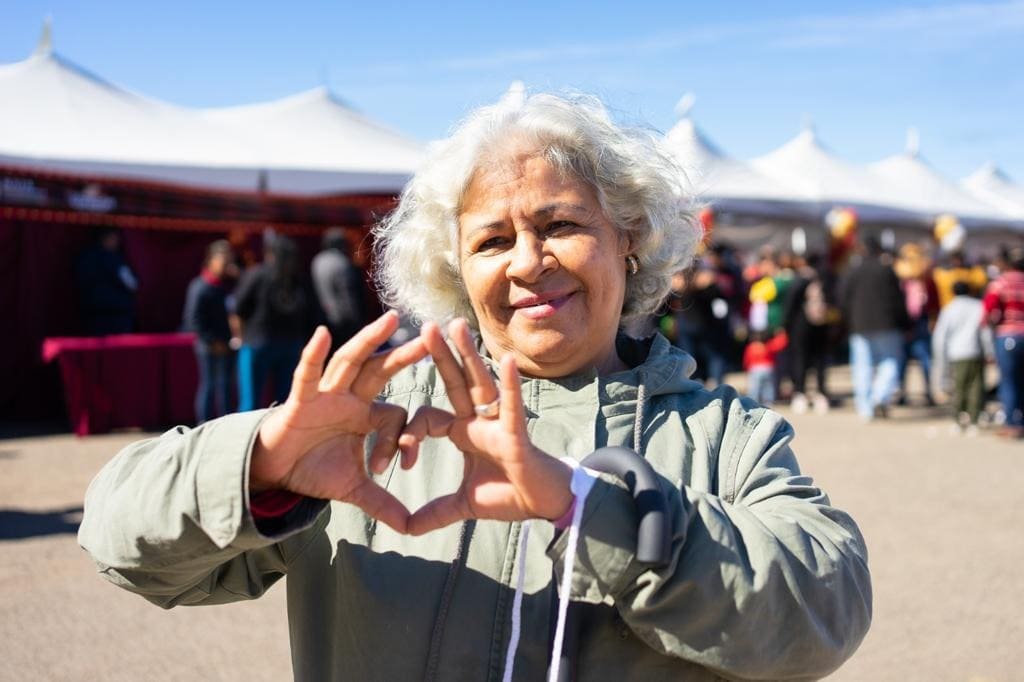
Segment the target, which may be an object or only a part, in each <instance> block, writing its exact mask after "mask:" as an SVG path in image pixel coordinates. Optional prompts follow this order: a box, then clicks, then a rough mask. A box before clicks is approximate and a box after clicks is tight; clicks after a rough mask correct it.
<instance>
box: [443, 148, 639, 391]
mask: <svg viewBox="0 0 1024 682" xmlns="http://www.w3.org/2000/svg"><path fill="white" fill-rule="evenodd" d="M626 253H628V248H627V243H626V241H625V239H623V238H622V237H621V236H620V234H619V232H618V230H617V229H616V228H615V226H614V225H613V224H612V223H611V221H610V220H609V219H608V217H607V216H605V214H604V212H603V211H602V210H601V205H600V203H599V202H598V200H597V195H596V194H595V192H594V190H593V189H592V188H591V187H590V186H589V185H587V184H586V183H584V182H582V181H580V180H577V179H576V178H574V177H572V176H571V175H566V176H564V177H563V176H562V175H561V174H560V173H559V172H558V170H556V169H555V168H554V167H553V166H551V164H550V163H548V162H547V161H546V160H545V159H543V158H542V157H539V156H535V155H518V156H508V157H504V158H503V159H501V160H500V161H499V162H498V163H492V164H488V165H487V166H486V167H485V168H483V169H482V170H480V171H478V172H477V173H476V174H475V175H474V176H473V179H472V181H471V182H470V184H469V187H468V189H467V191H466V194H465V196H464V199H463V203H462V212H461V213H460V215H459V256H460V261H461V268H462V279H463V282H464V284H465V286H466V290H467V292H468V293H469V299H470V303H471V304H472V306H473V310H474V312H475V313H476V317H477V320H478V321H479V324H480V333H481V335H482V337H483V341H484V345H485V346H486V347H487V350H488V351H489V352H490V354H491V356H492V357H494V358H495V359H498V358H500V357H501V356H503V355H504V354H505V353H512V354H513V356H514V357H515V359H516V363H517V365H518V366H519V369H520V370H521V371H522V372H523V373H524V374H528V375H530V376H536V377H548V378H550V377H560V376H566V375H569V374H574V373H576V372H579V371H581V370H585V369H588V368H591V367H593V368H596V369H597V370H598V371H599V372H602V373H606V372H610V371H614V370H617V369H620V368H621V367H622V363H621V361H620V360H619V359H618V356H617V355H616V353H615V335H616V331H617V329H618V325H619V317H620V314H621V311H622V302H623V297H624V295H625V288H626V264H625V259H624V256H625V254H626Z"/></svg>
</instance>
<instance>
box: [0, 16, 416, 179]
mask: <svg viewBox="0 0 1024 682" xmlns="http://www.w3.org/2000/svg"><path fill="white" fill-rule="evenodd" d="M0 131H2V133H0V164H6V165H14V166H21V167H26V166H27V167H32V168H40V169H44V170H53V171H68V172H73V173H86V174H99V175H109V176H114V177H120V178H137V179H149V180H156V181H163V182H173V183H181V184H187V185H194V186H201V187H209V188H217V189H229V190H247V191H255V190H257V189H267V190H269V191H282V192H292V193H298V194H321V193H341V192H382V193H383V192H397V191H398V190H400V189H401V188H402V186H403V185H404V184H405V181H406V180H407V179H408V177H409V176H410V175H411V174H412V172H413V171H414V170H415V168H416V166H417V165H418V163H419V159H420V156H421V154H422V152H421V151H420V147H419V145H418V144H417V143H415V142H413V141H411V140H408V139H406V138H403V137H401V136H400V135H398V134H397V133H393V132H390V131H387V130H386V129H384V128H382V127H381V126H379V125H376V124H374V123H373V122H371V121H369V120H367V119H365V118H363V117H361V116H359V115H358V114H356V113H354V112H353V111H351V110H350V109H348V108H347V107H344V106H343V105H340V104H339V103H338V102H337V101H336V100H334V99H333V98H332V97H331V96H330V95H329V94H328V93H327V92H326V91H325V90H315V91H312V92H310V93H304V94H301V95H298V96H295V97H292V98H286V99H284V100H280V101H277V102H271V103H268V104H265V105H255V106H251V107H238V108H234V109H227V110H217V111H207V112H204V111H199V110H193V109H187V108H183V107H178V106H174V105H171V104H167V103H164V102H160V101H157V100H154V99H151V98H148V97H143V96H141V95H138V94H135V93H132V92H129V91H126V90H124V89H121V88H119V87H116V86H114V85H111V84H110V83H107V82H106V81H104V80H102V79H101V78H99V77H97V76H95V75H93V74H91V73H89V72H88V71H86V70H84V69H82V68H80V67H78V66H77V65H75V64H73V63H72V62H70V61H68V60H67V59H65V58H63V57H61V56H59V55H57V54H56V53H54V52H53V50H52V49H51V45H50V40H49V33H48V30H47V31H44V34H43V38H42V40H41V41H40V45H39V47H38V48H37V49H36V52H35V53H34V54H33V55H32V56H31V57H29V58H28V59H26V60H24V61H21V62H17V63H14V64H7V65H0Z"/></svg>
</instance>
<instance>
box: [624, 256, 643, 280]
mask: <svg viewBox="0 0 1024 682" xmlns="http://www.w3.org/2000/svg"><path fill="white" fill-rule="evenodd" d="M626 268H627V269H628V270H629V274H631V275H635V274H636V273H638V272H640V259H639V258H637V257H636V256H634V255H633V254H629V255H628V256H626Z"/></svg>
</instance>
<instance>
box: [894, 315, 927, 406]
mask: <svg viewBox="0 0 1024 682" xmlns="http://www.w3.org/2000/svg"><path fill="white" fill-rule="evenodd" d="M911 360H917V361H918V362H919V363H921V374H923V375H924V395H925V397H926V398H928V399H929V400H931V394H932V392H931V377H932V334H931V332H930V331H929V330H928V318H921V319H920V320H917V321H916V322H914V328H913V330H912V332H911V337H910V340H908V341H906V342H904V345H903V359H902V360H901V361H900V386H904V385H905V383H904V382H905V381H906V379H907V365H909V364H910V361H911ZM904 397H906V391H905V390H904Z"/></svg>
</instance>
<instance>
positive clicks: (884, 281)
mask: <svg viewBox="0 0 1024 682" xmlns="http://www.w3.org/2000/svg"><path fill="white" fill-rule="evenodd" d="M929 246H930V245H927V244H919V243H914V242H908V243H906V244H904V245H902V246H901V247H900V248H899V249H898V250H895V251H893V250H888V249H885V248H883V246H882V244H881V243H880V242H879V241H878V240H877V239H875V238H873V237H871V236H868V237H866V238H864V239H863V240H861V242H860V243H859V245H858V248H856V249H854V250H853V252H852V253H850V254H847V256H846V257H844V258H835V257H834V256H835V254H831V256H832V257H830V256H829V255H826V254H807V255H799V254H795V253H791V252H777V251H775V250H773V249H770V248H765V249H763V250H761V251H759V252H758V253H756V254H754V255H753V257H750V256H749V255H746V254H743V253H741V252H739V251H737V250H736V249H733V248H730V247H729V246H727V245H725V244H716V245H713V246H711V247H710V248H708V249H707V250H706V251H705V253H704V254H703V256H702V257H701V259H700V260H699V262H698V264H697V265H696V266H695V269H694V270H693V271H692V272H690V273H688V274H687V275H684V274H683V273H680V274H679V275H678V276H677V277H676V278H675V279H674V280H673V296H672V297H671V298H670V300H669V306H668V307H669V310H668V311H667V313H666V315H664V316H663V317H662V318H661V320H660V327H661V329H662V331H663V332H664V333H666V335H668V336H669V338H671V339H672V340H673V342H674V343H675V344H676V345H678V346H679V347H680V348H682V349H684V350H686V351H687V352H689V353H690V354H691V355H693V356H694V357H695V358H696V360H697V371H696V376H697V377H698V378H699V379H701V380H703V381H705V382H707V383H708V384H710V385H717V384H720V383H722V381H723V377H724V375H725V373H726V371H728V370H735V369H738V368H740V367H741V366H742V369H743V370H744V371H745V372H746V374H747V393H748V394H749V395H750V396H751V397H752V398H754V399H755V400H757V401H758V402H761V403H764V404H772V403H774V402H777V401H782V400H788V402H789V404H790V406H791V408H792V409H793V410H794V411H795V412H798V413H802V412H806V411H808V410H810V409H813V410H814V411H816V412H827V411H828V410H829V409H830V407H832V406H834V405H835V404H836V403H837V399H836V397H835V396H834V395H832V394H831V393H830V391H829V388H828V368H829V367H830V366H831V365H833V364H836V363H839V362H841V361H842V360H843V359H844V358H846V357H848V358H849V363H850V369H851V374H852V381H853V387H854V407H855V409H856V411H857V413H858V415H860V417H861V418H862V419H864V420H865V421H871V420H875V419H884V418H887V417H888V416H889V414H890V407H891V406H893V405H905V404H908V403H909V402H911V401H912V400H914V399H915V396H912V395H910V391H909V390H908V388H907V382H906V378H907V374H908V370H909V368H910V367H912V366H913V365H911V361H914V362H915V363H916V365H917V366H918V367H920V370H921V372H922V374H923V382H922V385H923V387H924V391H923V394H922V395H921V396H920V401H921V402H922V403H923V404H925V405H927V406H935V405H936V404H937V403H939V402H940V401H945V402H948V403H949V405H950V407H951V412H952V416H953V418H954V420H955V425H954V428H955V429H956V430H958V431H962V432H965V433H970V434H974V433H977V432H978V426H979V423H982V422H984V423H992V424H994V425H996V426H998V427H999V428H998V430H997V433H999V434H1000V435H1003V436H1007V437H1012V438H1020V437H1022V435H1024V421H1022V404H1021V396H1022V390H1024V368H1022V363H1024V350H1022V348H1024V346H1022V344H1024V272H1022V270H1024V250H1022V249H1021V248H1019V247H1014V248H1011V247H1005V248H1002V249H1000V251H999V253H998V255H997V257H996V258H995V259H993V260H992V261H991V262H977V263H972V262H970V261H969V260H968V259H967V257H966V256H965V255H964V253H963V252H962V251H955V252H952V253H942V252H941V250H940V249H935V250H936V251H937V252H938V254H937V255H936V256H935V257H933V256H931V255H929V251H930V248H929ZM986 362H995V363H996V364H997V366H998V368H999V380H998V385H997V386H992V387H986V386H985V384H984V374H985V372H984V369H985V364H986ZM812 373H813V375H814V379H815V381H814V384H813V387H814V389H815V392H814V393H811V392H809V391H808V385H809V384H808V375H809V374H812ZM989 395H995V396H998V407H997V408H995V409H994V410H992V411H991V412H987V411H986V410H985V405H986V402H987V401H986V398H987V396H989Z"/></svg>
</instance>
